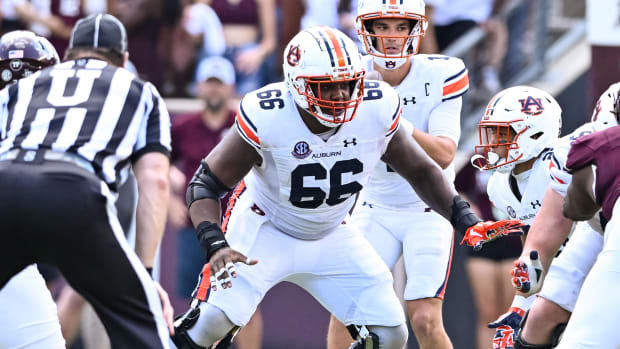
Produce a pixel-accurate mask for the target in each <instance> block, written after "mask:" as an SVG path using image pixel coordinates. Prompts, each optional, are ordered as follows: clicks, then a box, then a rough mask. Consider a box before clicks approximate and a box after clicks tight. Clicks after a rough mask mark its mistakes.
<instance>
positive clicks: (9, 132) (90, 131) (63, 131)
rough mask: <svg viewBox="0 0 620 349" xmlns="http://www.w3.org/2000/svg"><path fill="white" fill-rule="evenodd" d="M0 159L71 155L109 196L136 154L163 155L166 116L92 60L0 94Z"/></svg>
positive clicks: (155, 96)
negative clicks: (47, 152) (40, 153)
mask: <svg viewBox="0 0 620 349" xmlns="http://www.w3.org/2000/svg"><path fill="white" fill-rule="evenodd" d="M0 108H1V109H0V154H3V153H5V152H7V151H10V150H11V149H27V150H30V149H32V150H36V149H51V150H54V151H57V152H70V153H74V154H78V155H80V156H82V157H83V158H85V159H86V160H88V161H89V162H90V163H91V164H92V165H93V168H94V169H95V172H96V174H97V175H98V176H99V177H100V178H101V179H103V180H104V181H105V182H106V183H107V184H108V185H109V186H110V188H111V189H112V190H116V189H117V188H118V186H120V184H122V183H123V182H124V181H125V180H126V178H127V175H128V170H129V165H130V162H131V161H134V160H136V159H137V158H138V157H139V156H141V155H142V154H144V153H147V152H152V151H157V152H162V153H164V154H169V152H170V116H169V114H168V111H167V109H166V106H165V104H164V102H163V100H162V98H161V97H160V95H159V93H158V92H157V89H156V88H155V87H154V86H153V85H152V84H150V83H148V82H144V81H142V80H140V79H139V78H137V77H136V76H135V75H133V74H132V73H130V72H129V71H127V70H125V69H122V68H118V67H115V66H113V65H109V64H107V63H106V62H104V61H101V60H96V59H79V60H76V61H68V62H65V63H62V64H59V65H56V66H54V67H52V68H48V69H44V70H42V71H40V72H37V73H36V74H33V75H32V76H30V77H28V78H25V79H21V80H19V81H18V83H17V84H14V85H12V86H9V87H8V88H5V89H3V90H2V91H0Z"/></svg>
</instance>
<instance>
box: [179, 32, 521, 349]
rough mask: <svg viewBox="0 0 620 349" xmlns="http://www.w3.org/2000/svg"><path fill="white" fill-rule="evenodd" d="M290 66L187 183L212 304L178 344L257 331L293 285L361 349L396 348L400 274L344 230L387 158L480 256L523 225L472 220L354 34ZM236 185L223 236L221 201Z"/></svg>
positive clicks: (315, 47) (184, 327)
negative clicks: (248, 328)
mask: <svg viewBox="0 0 620 349" xmlns="http://www.w3.org/2000/svg"><path fill="white" fill-rule="evenodd" d="M283 58H284V59H283V61H284V63H283V69H284V76H285V81H283V82H280V83H275V84H270V85H267V86H265V87H263V88H261V89H259V90H257V91H254V92H251V93H249V94H247V95H246V96H245V97H244V98H243V100H242V102H241V104H240V107H239V112H238V114H237V119H236V131H237V132H229V133H228V134H227V135H226V136H225V138H224V139H223V140H222V142H221V143H220V144H219V145H218V146H217V147H216V148H215V149H214V150H213V151H212V152H211V153H210V154H209V155H208V156H207V157H206V158H205V160H204V161H203V162H202V164H201V166H200V167H199V168H198V170H197V172H196V174H195V176H194V178H193V179H192V182H191V183H190V185H189V187H188V191H187V203H188V206H189V212H190V216H191V219H192V222H193V223H194V225H195V226H196V227H197V237H198V240H199V241H200V243H201V246H202V247H203V250H204V252H205V255H206V257H207V260H208V261H209V266H208V267H207V269H209V271H210V275H212V276H211V277H204V278H203V280H204V281H205V282H207V283H209V282H210V286H211V287H210V289H211V294H210V296H209V297H208V299H207V301H206V302H201V299H198V298H197V299H195V301H193V302H192V303H193V305H194V306H193V307H192V308H191V309H190V310H189V311H188V312H186V313H185V314H184V315H183V316H182V317H180V318H179V319H178V320H177V322H176V331H175V335H174V337H173V340H174V341H175V343H176V344H177V346H179V347H180V348H203V347H205V346H210V345H212V344H213V343H214V342H216V341H217V340H219V339H220V338H223V337H225V336H227V334H228V333H230V331H234V329H235V328H236V327H239V326H243V325H244V324H245V323H247V321H248V320H249V318H250V317H251V315H252V314H253V313H254V311H255V310H256V307H257V305H258V303H259V302H260V301H261V300H262V298H263V297H264V295H265V293H266V292H267V291H268V290H269V289H270V288H272V287H273V286H274V285H275V284H277V283H278V282H280V281H291V282H293V283H295V284H297V285H299V286H301V287H302V288H304V289H305V290H307V291H308V292H309V293H310V294H311V295H313V296H314V297H315V298H316V299H317V300H318V301H319V302H320V303H321V304H322V305H323V306H324V307H325V308H326V309H327V310H329V311H330V312H331V313H332V314H334V315H335V316H336V317H337V318H338V319H339V320H340V321H342V322H343V323H345V324H346V325H347V326H349V330H350V331H351V333H352V335H353V337H354V338H356V343H355V344H353V346H352V348H382V349H383V348H394V349H396V348H399V349H400V348H402V346H403V345H404V344H405V342H406V339H407V328H406V326H405V317H404V314H403V311H402V308H401V306H400V303H399V301H398V298H397V297H396V295H395V293H394V291H393V289H392V277H391V274H390V271H389V269H388V268H387V266H386V265H385V264H384V263H383V262H382V260H381V258H380V257H379V255H378V254H377V253H376V252H375V251H374V249H373V248H372V246H371V245H370V243H369V242H368V241H367V240H365V239H363V238H361V235H360V234H359V232H358V231H357V230H356V229H354V228H353V227H352V226H351V225H350V224H347V221H348V218H347V213H348V212H349V210H350V209H351V207H352V205H353V202H354V200H355V194H356V193H357V192H359V191H360V190H361V189H362V186H363V185H365V184H366V183H367V181H368V176H369V174H370V171H371V170H372V169H373V168H374V167H375V166H376V165H377V164H378V163H379V161H380V160H384V161H385V162H386V163H387V164H389V165H390V166H391V167H392V168H394V169H395V170H396V171H397V172H398V173H400V174H401V175H402V176H403V177H404V178H406V179H407V180H408V181H409V182H410V183H411V185H412V186H414V187H415V188H416V189H417V191H418V193H419V194H420V195H421V196H422V197H423V198H424V199H425V201H426V202H427V204H428V205H429V207H431V208H432V209H433V210H435V211H437V212H438V213H440V214H441V215H442V216H443V217H445V218H448V219H450V222H451V223H452V225H453V226H454V227H455V230H456V232H457V233H458V234H460V235H461V236H463V235H464V236H465V238H464V241H466V242H467V243H468V245H470V246H478V247H479V246H481V245H482V244H483V243H485V242H487V241H490V240H493V239H495V238H498V237H500V236H502V235H505V234H513V233H519V232H520V230H519V229H518V226H520V224H521V223H520V222H519V221H517V220H510V221H500V222H482V221H481V220H480V219H479V218H478V217H477V216H476V215H475V214H474V213H473V212H472V210H471V209H470V208H469V205H468V204H467V203H466V202H465V201H464V200H462V199H461V198H460V197H459V196H458V195H457V193H456V191H455V190H454V186H453V185H451V184H450V182H449V181H447V180H446V179H445V178H444V177H443V176H442V174H441V170H440V169H439V167H438V166H437V165H436V164H435V163H434V162H433V161H432V160H431V159H430V158H429V157H428V156H427V155H426V154H425V153H424V151H423V150H422V149H421V148H420V146H419V145H418V144H417V143H416V142H414V140H413V139H412V138H411V135H410V133H408V132H407V130H406V128H400V127H399V125H400V115H401V103H400V98H399V97H398V94H397V93H396V91H394V89H392V88H391V87H390V86H389V85H387V84H386V83H384V82H379V81H370V82H367V83H365V82H364V76H365V71H364V69H363V66H362V62H361V57H360V55H359V53H358V52H357V49H356V46H355V44H354V43H353V41H351V39H349V38H348V37H347V36H346V35H344V34H343V33H341V32H339V31H337V30H335V29H332V28H329V27H325V26H321V27H313V28H309V29H306V30H304V31H302V32H300V33H299V34H297V35H296V36H295V37H294V38H293V39H292V40H291V41H290V43H289V44H288V45H287V46H286V48H285V50H284V57H283ZM240 181H241V182H240ZM238 182H240V183H239V185H238V186H237V188H236V190H235V194H234V196H233V199H232V200H231V201H230V202H229V206H228V210H227V211H228V212H227V214H226V216H225V219H224V222H223V223H222V227H221V228H220V224H219V223H220V219H219V217H220V208H219V207H220V204H219V198H220V197H221V196H222V195H224V194H225V193H226V192H228V191H229V190H230V187H232V186H233V185H235V184H237V183H238ZM223 232H226V237H224V234H223ZM247 256H250V257H247ZM235 263H237V264H236V265H235ZM205 276H206V275H205ZM203 299H204V298H203ZM291 346H293V347H294V344H293V345H291Z"/></svg>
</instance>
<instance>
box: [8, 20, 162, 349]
mask: <svg viewBox="0 0 620 349" xmlns="http://www.w3.org/2000/svg"><path fill="white" fill-rule="evenodd" d="M15 55H16V57H17V56H18V55H19V53H18V52H15ZM65 59H66V61H65V62H64V63H62V64H59V65H56V66H53V67H50V68H47V69H44V70H42V71H39V72H37V73H35V74H33V75H32V76H30V77H28V78H24V79H21V80H19V81H18V82H17V83H16V84H14V85H11V86H9V87H8V88H5V89H3V90H2V91H0V178H1V180H0V212H1V213H0V239H2V242H1V243H0V288H2V287H3V286H4V285H5V284H6V283H7V281H8V280H9V279H10V278H11V277H12V276H13V275H15V274H16V273H18V272H19V271H21V270H22V269H23V268H24V267H26V266H27V265H30V264H32V263H39V262H43V263H49V264H52V265H55V266H57V267H58V269H59V270H60V271H61V272H62V274H63V275H64V277H65V278H66V279H67V281H68V282H69V284H70V285H71V286H72V287H73V288H74V289H75V290H77V291H78V292H79V293H80V294H82V295H83V296H84V297H85V298H86V299H87V300H88V301H89V302H90V303H91V304H92V305H93V307H94V308H95V310H96V312H97V314H98V316H99V318H100V319H101V320H102V322H103V324H104V326H105V328H106V330H107V332H108V335H109V337H110V341H111V344H112V347H113V348H168V330H167V328H166V327H167V324H166V322H170V321H171V317H170V316H166V319H164V316H163V314H162V302H163V304H164V305H165V307H164V309H167V310H168V312H169V311H170V310H169V301H168V300H167V295H166V294H165V292H163V290H161V287H160V286H158V285H157V284H155V283H154V282H153V281H152V280H151V278H150V276H149V274H148V272H147V269H148V268H151V267H152V265H153V261H154V258H155V252H156V249H157V245H158V244H159V241H160V239H161V236H162V234H163V231H164V224H165V217H166V208H167V206H168V195H169V188H168V186H169V183H168V171H169V159H168V155H169V152H170V117H169V115H168V112H167V110H166V107H165V105H164V103H163V100H162V99H161V97H160V96H159V94H158V92H157V90H156V89H155V87H154V86H153V85H152V84H150V83H148V82H144V81H142V80H140V79H139V78H137V77H136V76H134V75H133V74H131V73H130V72H129V71H127V70H125V69H123V68H122V67H123V66H124V65H125V64H126V62H127V59H128V53H127V34H126V32H125V28H124V27H123V25H122V24H121V23H120V22H119V21H118V19H116V18H115V17H113V16H111V15H107V14H104V15H102V14H99V15H92V16H89V17H87V18H84V19H82V20H80V21H78V22H77V23H76V25H75V27H74V28H73V32H72V35H71V41H70V44H69V49H68V50H67V52H66V55H65ZM130 169H132V170H133V172H134V174H135V177H136V180H137V183H138V192H139V199H138V207H137V212H136V247H135V252H134V251H133V250H132V249H131V248H130V247H129V246H128V244H127V241H126V240H125V237H124V234H123V231H122V228H121V227H120V224H119V222H118V218H117V215H116V210H115V207H114V201H115V200H116V196H117V189H118V187H119V186H120V185H121V184H122V183H124V182H125V180H126V179H127V176H128V175H129V171H130ZM145 267H146V268H145ZM158 291H160V293H159V295H161V298H162V300H161V301H160V297H159V295H158ZM168 325H170V323H169V324H168ZM168 328H170V326H168ZM33 335H35V334H33Z"/></svg>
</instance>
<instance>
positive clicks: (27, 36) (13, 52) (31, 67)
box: [0, 30, 60, 89]
mask: <svg viewBox="0 0 620 349" xmlns="http://www.w3.org/2000/svg"><path fill="white" fill-rule="evenodd" d="M59 61H60V59H59V57H58V53H57V52H56V49H54V46H52V44H51V43H50V42H49V41H48V40H47V39H46V38H44V37H40V36H37V35H36V34H35V33H33V32H30V31H26V30H16V31H12V32H9V33H6V34H4V35H2V37H1V38H0V89H2V88H4V87H5V86H6V85H8V84H9V83H11V82H14V81H16V80H19V79H21V78H24V77H27V76H29V75H32V74H33V73H35V72H37V71H39V70H41V69H43V68H46V67H49V66H51V65H54V64H57V63H58V62H59Z"/></svg>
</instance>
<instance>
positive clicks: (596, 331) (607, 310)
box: [558, 201, 620, 349]
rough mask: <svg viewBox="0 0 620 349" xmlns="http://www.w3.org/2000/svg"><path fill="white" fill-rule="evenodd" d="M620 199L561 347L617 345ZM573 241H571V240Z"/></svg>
mask: <svg viewBox="0 0 620 349" xmlns="http://www.w3.org/2000/svg"><path fill="white" fill-rule="evenodd" d="M618 202H620V201H616V204H615V206H614V210H613V216H612V219H611V220H610V221H609V223H607V227H606V228H605V241H604V247H603V251H602V252H601V253H600V254H599V256H598V258H597V259H596V262H595V263H594V266H593V267H592V270H591V271H590V273H589V274H588V276H587V277H586V280H585V281H584V283H583V287H582V288H581V292H580V294H579V298H578V299H577V303H576V304H575V309H574V311H573V314H572V316H571V319H570V321H569V322H568V325H567V326H566V330H565V331H564V335H563V338H562V340H561V341H560V345H559V346H558V348H560V349H568V348H571V349H581V348H617V347H620V337H618V333H617V327H616V326H614V325H613V324H615V323H616V322H617V317H618V316H617V314H618V310H619V309H620V297H617V296H616V293H615V292H616V291H617V290H618V288H620V204H618ZM569 243H570V242H569Z"/></svg>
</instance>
